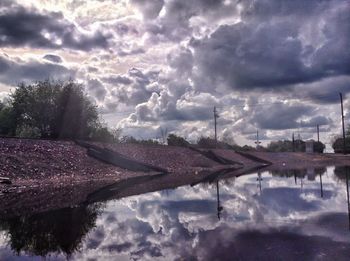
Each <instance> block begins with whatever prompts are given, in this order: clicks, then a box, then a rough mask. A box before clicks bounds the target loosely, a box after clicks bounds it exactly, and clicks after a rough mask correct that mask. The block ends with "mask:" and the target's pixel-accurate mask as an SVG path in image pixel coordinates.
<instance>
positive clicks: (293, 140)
mask: <svg viewBox="0 0 350 261" xmlns="http://www.w3.org/2000/svg"><path fill="white" fill-rule="evenodd" d="M292 144H293V152H295V139H294V132H293V135H292Z"/></svg>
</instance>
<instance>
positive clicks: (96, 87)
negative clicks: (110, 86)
mask: <svg viewBox="0 0 350 261" xmlns="http://www.w3.org/2000/svg"><path fill="white" fill-rule="evenodd" d="M87 89H88V91H89V93H90V94H92V96H93V97H94V98H96V99H97V100H98V101H103V100H104V98H105V96H106V94H107V90H106V88H105V87H104V86H103V84H102V83H101V82H100V81H99V80H98V79H89V80H88V81H87Z"/></svg>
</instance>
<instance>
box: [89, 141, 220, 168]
mask: <svg viewBox="0 0 350 261" xmlns="http://www.w3.org/2000/svg"><path fill="white" fill-rule="evenodd" d="M94 144H95V145H98V146H102V147H105V148H108V149H110V150H113V151H115V152H118V153H120V154H122V155H124V156H127V157H129V158H131V159H134V160H136V161H139V162H143V163H146V164H150V165H153V166H157V167H161V168H164V169H167V170H168V171H169V172H171V173H177V172H188V171H202V170H205V169H212V168H213V169H217V168H222V167H223V168H226V167H227V166H225V165H222V164H219V163H217V162H215V161H213V160H211V159H208V158H206V157H205V156H203V155H201V154H199V153H197V152H195V151H193V150H190V149H188V148H183V147H174V146H164V145H143V144H106V143H94Z"/></svg>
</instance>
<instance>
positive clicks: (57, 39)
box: [0, 5, 108, 51]
mask: <svg viewBox="0 0 350 261" xmlns="http://www.w3.org/2000/svg"><path fill="white" fill-rule="evenodd" d="M0 34H1V37H0V46H2V47H4V46H11V47H20V46H29V47H34V48H50V49H58V48H70V49H78V50H85V51H89V50H91V49H93V48H107V47H108V36H107V35H105V34H104V33H102V32H101V31H95V32H92V33H87V32H82V31H81V30H80V29H79V28H77V26H76V25H74V24H73V23H71V22H69V21H68V20H67V19H65V17H64V15H63V14H62V13H60V12H39V11H38V10H35V9H26V8H24V7H22V6H19V5H17V6H15V7H13V6H11V8H5V9H2V10H1V13H0Z"/></svg>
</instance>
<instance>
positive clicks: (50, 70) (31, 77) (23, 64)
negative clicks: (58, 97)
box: [0, 56, 76, 85]
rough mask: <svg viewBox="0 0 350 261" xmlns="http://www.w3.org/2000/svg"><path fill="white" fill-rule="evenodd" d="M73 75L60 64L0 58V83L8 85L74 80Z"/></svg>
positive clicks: (73, 72) (71, 71) (72, 72)
mask: <svg viewBox="0 0 350 261" xmlns="http://www.w3.org/2000/svg"><path fill="white" fill-rule="evenodd" d="M75 74H76V71H75V70H73V69H69V68H67V67H65V66H63V65H60V64H54V63H50V62H39V61H36V60H29V61H23V60H19V59H16V60H11V59H10V58H9V57H7V56H0V82H2V83H4V84H8V85H17V84H18V83H19V82H33V81H38V80H44V79H49V78H53V79H60V80H68V79H70V78H74V76H75Z"/></svg>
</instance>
